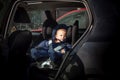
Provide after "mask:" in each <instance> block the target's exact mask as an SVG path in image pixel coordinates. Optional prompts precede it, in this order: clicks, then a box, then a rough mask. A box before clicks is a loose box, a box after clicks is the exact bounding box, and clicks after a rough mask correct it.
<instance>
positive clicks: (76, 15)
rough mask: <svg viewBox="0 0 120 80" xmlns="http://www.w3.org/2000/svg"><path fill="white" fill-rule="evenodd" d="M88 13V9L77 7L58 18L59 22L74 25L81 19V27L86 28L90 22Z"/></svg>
mask: <svg viewBox="0 0 120 80" xmlns="http://www.w3.org/2000/svg"><path fill="white" fill-rule="evenodd" d="M87 18H88V15H87V12H86V9H84V8H83V9H82V8H81V9H80V8H78V9H76V10H71V11H69V12H66V13H65V14H63V15H62V16H60V17H59V18H58V19H57V22H58V23H59V24H67V25H73V24H74V22H75V21H76V20H78V21H79V29H81V28H82V29H85V28H86V27H87V24H88V19H87Z"/></svg>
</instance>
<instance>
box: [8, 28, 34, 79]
mask: <svg viewBox="0 0 120 80" xmlns="http://www.w3.org/2000/svg"><path fill="white" fill-rule="evenodd" d="M31 41H32V34H31V32H30V31H28V30H24V31H20V30H17V31H15V32H13V33H12V34H11V35H10V36H9V38H8V46H9V55H8V64H9V65H8V66H9V70H10V75H11V78H12V79H14V77H15V76H16V77H19V78H20V79H22V78H23V76H24V75H25V72H26V69H27V56H26V52H27V50H28V48H29V46H30V44H31ZM11 72H12V74H11Z"/></svg>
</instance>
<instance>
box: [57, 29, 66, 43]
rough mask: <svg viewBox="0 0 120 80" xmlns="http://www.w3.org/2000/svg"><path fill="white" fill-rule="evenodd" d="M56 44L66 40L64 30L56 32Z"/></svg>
mask: <svg viewBox="0 0 120 80" xmlns="http://www.w3.org/2000/svg"><path fill="white" fill-rule="evenodd" d="M55 37H56V42H61V41H64V40H65V39H66V30H65V29H59V30H57V32H56V35H55Z"/></svg>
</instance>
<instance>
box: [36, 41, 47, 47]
mask: <svg viewBox="0 0 120 80" xmlns="http://www.w3.org/2000/svg"><path fill="white" fill-rule="evenodd" d="M48 46H49V45H48V41H47V40H44V41H42V42H41V43H39V44H38V45H37V46H36V47H35V48H45V49H48Z"/></svg>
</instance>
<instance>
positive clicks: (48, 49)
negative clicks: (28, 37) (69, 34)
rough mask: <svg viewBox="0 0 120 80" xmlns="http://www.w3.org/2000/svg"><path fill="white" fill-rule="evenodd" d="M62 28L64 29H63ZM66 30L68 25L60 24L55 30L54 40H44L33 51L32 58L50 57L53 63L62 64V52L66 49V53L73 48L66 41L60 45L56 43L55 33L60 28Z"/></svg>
mask: <svg viewBox="0 0 120 80" xmlns="http://www.w3.org/2000/svg"><path fill="white" fill-rule="evenodd" d="M61 26H62V27H61ZM64 27H65V28H66V25H63V24H59V25H58V26H57V27H56V29H54V30H53V33H52V40H44V41H42V42H41V43H40V44H39V45H38V46H37V47H35V48H32V49H31V56H32V58H33V59H38V58H42V57H50V59H51V61H53V62H54V63H56V64H59V63H61V61H62V56H63V54H62V53H61V50H62V49H64V50H65V52H66V51H68V50H70V49H71V48H72V46H71V45H70V44H68V43H66V42H65V41H63V42H60V43H55V42H54V40H55V33H56V31H57V30H58V29H60V28H64Z"/></svg>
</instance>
